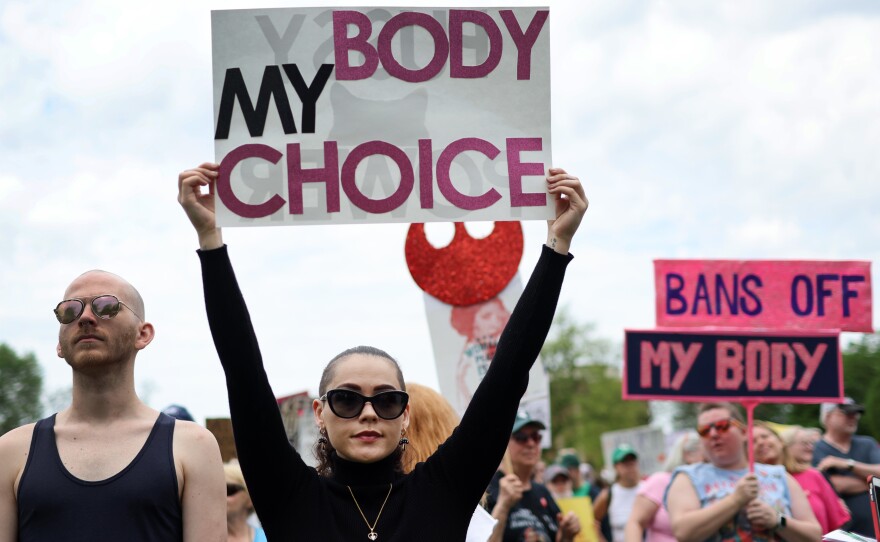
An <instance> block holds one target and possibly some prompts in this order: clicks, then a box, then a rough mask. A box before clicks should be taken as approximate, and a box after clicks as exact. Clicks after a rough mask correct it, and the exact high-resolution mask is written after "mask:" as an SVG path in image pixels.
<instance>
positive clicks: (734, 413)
mask: <svg viewBox="0 0 880 542" xmlns="http://www.w3.org/2000/svg"><path fill="white" fill-rule="evenodd" d="M716 408H720V409H722V410H726V411H727V412H729V413H730V417H731V418H733V419H734V420H736V421H738V422H740V423H742V424H745V423H746V420H745V418H743V415H742V413H741V412H740V411H739V409H738V408H737V407H736V405H734V404H733V403H727V402H717V403H700V406H699V407H698V408H697V416H699V415H700V414H702V413H703V412H706V411H708V410H714V409H716Z"/></svg>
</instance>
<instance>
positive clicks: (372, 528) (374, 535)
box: [345, 484, 394, 540]
mask: <svg viewBox="0 0 880 542" xmlns="http://www.w3.org/2000/svg"><path fill="white" fill-rule="evenodd" d="M345 487H347V488H348V492H349V493H351V500H353V501H354V505H355V506H357V509H358V512H360V513H361V517H362V518H364V523H366V524H367V528H369V529H370V534H368V535H367V538H369V539H370V540H376V539H377V538H379V533H377V532H376V525H378V524H379V518H380V517H382V510H385V503H387V502H388V497H390V496H391V488H392V487H394V485H393V484H388V494H387V495H385V500H384V501H383V502H382V506H381V507H380V508H379V513H378V514H377V515H376V521H374V522H373V524H372V525H370V522H369V521H367V516H365V515H364V511H363V510H361V505H359V504H358V500H357V499H356V498H355V496H354V491H352V490H351V486H345Z"/></svg>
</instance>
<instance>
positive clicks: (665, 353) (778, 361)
mask: <svg viewBox="0 0 880 542" xmlns="http://www.w3.org/2000/svg"><path fill="white" fill-rule="evenodd" d="M624 349H625V353H624V383H623V398H624V399H660V400H662V399H675V400H678V401H714V400H726V401H739V402H746V401H756V400H760V401H761V402H765V403H768V402H776V403H779V402H783V403H814V402H821V401H836V400H838V399H839V398H840V397H842V396H843V379H842V364H841V358H840V348H839V346H838V336H837V333H836V332H820V331H817V332H802V333H798V332H790V333H788V332H779V333H771V332H758V331H701V330H693V331H691V330H687V331H682V330H651V331H633V330H627V331H626V339H625V343H624Z"/></svg>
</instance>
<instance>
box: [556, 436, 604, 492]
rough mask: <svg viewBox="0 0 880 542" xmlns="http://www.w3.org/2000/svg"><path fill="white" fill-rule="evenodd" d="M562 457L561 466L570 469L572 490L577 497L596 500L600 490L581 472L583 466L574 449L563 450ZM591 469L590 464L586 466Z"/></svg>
mask: <svg viewBox="0 0 880 542" xmlns="http://www.w3.org/2000/svg"><path fill="white" fill-rule="evenodd" d="M562 452H564V453H562V455H561V456H560V457H559V464H560V465H562V466H563V467H565V468H566V469H568V475H569V476H570V477H571V484H572V490H573V491H574V496H575V497H590V499H592V500H594V501H595V500H596V497H598V496H599V491H600V490H599V488H598V487H597V486H596V485H594V484H591V483H590V481H589V480H588V479H587V478H586V476H584V472H583V471H582V470H581V467H582V464H581V460H580V458H579V457H578V455H577V452H575V450H574V449H567V450H563V451H562ZM584 465H586V466H587V467H589V465H588V464H584Z"/></svg>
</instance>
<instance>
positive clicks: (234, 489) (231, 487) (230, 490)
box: [226, 484, 244, 497]
mask: <svg viewBox="0 0 880 542" xmlns="http://www.w3.org/2000/svg"><path fill="white" fill-rule="evenodd" d="M239 491H244V488H243V487H242V486H240V485H238V484H226V496H227V497H231V496H233V495H235V494H236V493H238V492H239Z"/></svg>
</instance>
